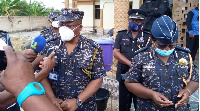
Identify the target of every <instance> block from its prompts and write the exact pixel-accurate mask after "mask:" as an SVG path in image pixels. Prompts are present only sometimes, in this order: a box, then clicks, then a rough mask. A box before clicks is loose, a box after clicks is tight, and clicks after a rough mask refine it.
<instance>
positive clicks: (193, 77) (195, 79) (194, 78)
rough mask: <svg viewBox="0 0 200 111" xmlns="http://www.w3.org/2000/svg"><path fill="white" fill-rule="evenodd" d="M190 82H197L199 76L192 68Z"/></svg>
mask: <svg viewBox="0 0 200 111" xmlns="http://www.w3.org/2000/svg"><path fill="white" fill-rule="evenodd" d="M191 81H195V82H199V74H198V73H197V71H196V69H195V67H193V68H192V77H191Z"/></svg>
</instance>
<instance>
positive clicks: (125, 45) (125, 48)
mask: <svg viewBox="0 0 200 111" xmlns="http://www.w3.org/2000/svg"><path fill="white" fill-rule="evenodd" d="M129 44H130V41H125V40H122V41H121V42H120V46H121V50H120V51H121V52H123V53H126V52H128V46H129Z"/></svg>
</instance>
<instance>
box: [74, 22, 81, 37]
mask: <svg viewBox="0 0 200 111" xmlns="http://www.w3.org/2000/svg"><path fill="white" fill-rule="evenodd" d="M80 25H81V24H79V25H78V26H76V27H75V28H74V29H72V30H73V31H74V30H75V29H76V28H78V27H79V26H80ZM79 33H80V32H79ZM75 36H76V34H74V37H75Z"/></svg>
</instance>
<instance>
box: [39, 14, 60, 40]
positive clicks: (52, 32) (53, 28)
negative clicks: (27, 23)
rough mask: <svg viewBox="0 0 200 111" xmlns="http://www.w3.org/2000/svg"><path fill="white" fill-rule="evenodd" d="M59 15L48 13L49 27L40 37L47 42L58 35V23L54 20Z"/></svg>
mask: <svg viewBox="0 0 200 111" xmlns="http://www.w3.org/2000/svg"><path fill="white" fill-rule="evenodd" d="M59 15H60V13H59V12H50V13H49V19H48V21H49V22H50V27H49V28H47V29H44V30H43V31H41V33H40V36H42V37H44V38H45V39H46V40H47V42H48V41H51V40H53V39H54V38H56V37H57V36H58V35H59V30H58V28H59V21H57V20H56V18H57V17H58V16H59Z"/></svg>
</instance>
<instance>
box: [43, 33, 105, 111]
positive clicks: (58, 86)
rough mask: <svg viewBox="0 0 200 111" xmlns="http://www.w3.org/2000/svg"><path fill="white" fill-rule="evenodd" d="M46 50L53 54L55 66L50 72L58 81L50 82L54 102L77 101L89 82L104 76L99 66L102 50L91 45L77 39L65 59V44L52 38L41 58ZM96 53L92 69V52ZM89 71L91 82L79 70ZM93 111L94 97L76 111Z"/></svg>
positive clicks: (100, 65)
mask: <svg viewBox="0 0 200 111" xmlns="http://www.w3.org/2000/svg"><path fill="white" fill-rule="evenodd" d="M50 48H54V50H55V58H56V66H55V67H54V69H53V71H55V72H56V73H57V79H58V80H50V83H51V86H52V89H53V91H54V94H55V95H56V97H57V98H60V99H62V100H66V99H70V98H75V97H77V96H78V95H79V94H80V93H81V92H82V91H83V90H84V89H85V88H86V86H87V85H88V83H89V82H90V81H91V80H95V79H99V78H102V77H104V76H105V75H106V71H105V68H104V64H103V58H102V57H103V56H102V48H101V46H100V45H98V44H97V43H95V42H94V41H92V40H90V39H87V38H86V37H83V36H80V38H79V41H78V44H77V45H76V47H75V48H74V50H73V51H72V52H71V54H70V55H68V52H67V49H66V46H65V43H64V42H63V41H61V38H60V37H58V38H55V39H54V41H51V42H48V43H47V45H46V47H45V49H44V51H43V52H42V54H46V53H47V51H48V50H49V49H50ZM95 49H98V51H97V54H96V57H95V59H94V61H93V65H92V69H91V70H90V64H91V62H92V58H93V55H94V52H95V51H94V50H95ZM85 69H86V70H88V71H91V79H90V78H89V76H88V75H86V74H85V73H84V71H83V70H85ZM94 110H96V99H95V95H93V96H92V97H90V98H89V99H87V100H86V101H85V102H84V103H83V104H82V105H81V106H80V107H78V109H77V111H94Z"/></svg>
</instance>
